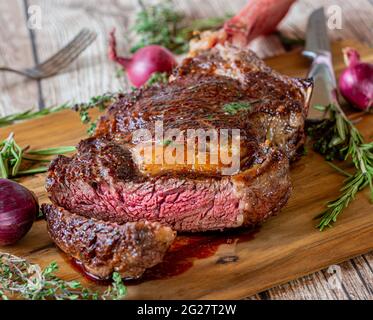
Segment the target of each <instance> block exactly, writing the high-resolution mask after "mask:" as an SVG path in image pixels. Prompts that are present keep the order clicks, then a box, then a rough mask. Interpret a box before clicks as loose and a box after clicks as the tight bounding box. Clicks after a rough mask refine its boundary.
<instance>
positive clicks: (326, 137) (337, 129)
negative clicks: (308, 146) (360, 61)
mask: <svg viewBox="0 0 373 320" xmlns="http://www.w3.org/2000/svg"><path fill="white" fill-rule="evenodd" d="M317 109H318V110H320V111H324V112H325V113H326V114H328V115H329V117H328V118H327V119H324V120H322V121H321V122H319V123H316V124H314V125H311V127H309V128H308V134H309V135H310V136H311V137H312V138H313V139H314V140H315V142H314V145H313V147H314V149H315V150H316V151H317V152H319V153H321V154H322V155H324V156H325V158H326V159H327V160H333V159H342V160H345V161H346V160H350V161H351V162H352V163H353V165H354V167H355V172H354V173H352V174H350V173H347V172H345V171H343V170H342V169H339V170H338V171H339V172H343V174H345V175H346V176H347V179H346V180H345V181H344V185H343V187H342V188H341V194H340V195H339V196H338V197H337V198H336V199H335V200H332V201H329V202H328V203H327V209H326V210H325V211H324V212H322V213H321V214H320V215H319V216H318V218H320V222H319V224H318V225H317V227H318V228H319V229H320V230H324V229H325V227H330V226H331V225H332V224H333V223H334V222H336V221H337V217H338V216H339V215H340V214H341V213H342V212H343V210H344V209H345V208H346V207H348V205H349V204H350V203H351V201H352V200H353V199H354V198H355V196H356V193H357V192H358V191H360V190H362V189H364V188H365V187H367V186H369V187H370V190H371V198H372V200H373V185H372V179H373V142H370V143H366V142H365V141H364V138H363V137H362V135H361V133H360V132H359V130H358V129H357V128H356V127H355V126H354V125H353V123H352V122H351V121H350V120H349V119H348V118H347V116H346V115H345V113H344V112H343V110H342V109H341V108H340V106H339V104H338V103H335V104H331V105H328V106H326V107H322V106H318V107H317ZM333 166H334V167H335V165H333Z"/></svg>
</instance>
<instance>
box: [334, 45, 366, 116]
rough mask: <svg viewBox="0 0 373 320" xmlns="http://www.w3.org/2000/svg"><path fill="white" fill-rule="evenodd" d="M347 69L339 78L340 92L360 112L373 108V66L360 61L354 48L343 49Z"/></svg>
mask: <svg viewBox="0 0 373 320" xmlns="http://www.w3.org/2000/svg"><path fill="white" fill-rule="evenodd" d="M343 54H344V59H345V63H346V65H347V68H346V69H345V70H344V71H343V72H342V74H341V76H340V78H339V83H338V85H339V91H340V92H341V94H342V95H343V97H344V98H345V99H346V100H347V101H348V102H350V103H351V104H352V105H354V106H355V107H357V108H358V109H360V110H364V111H367V110H369V108H371V107H372V106H373V64H369V63H365V62H361V61H360V55H359V53H358V52H357V51H356V50H355V49H353V48H345V49H343Z"/></svg>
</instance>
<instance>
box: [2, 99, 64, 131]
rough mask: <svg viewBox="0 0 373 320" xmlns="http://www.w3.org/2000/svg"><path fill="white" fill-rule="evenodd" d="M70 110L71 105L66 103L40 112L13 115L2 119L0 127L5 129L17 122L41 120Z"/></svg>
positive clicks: (29, 111)
mask: <svg viewBox="0 0 373 320" xmlns="http://www.w3.org/2000/svg"><path fill="white" fill-rule="evenodd" d="M69 108H70V107H69V104H67V103H64V104H62V105H60V106H56V107H52V108H48V109H43V110H40V111H32V110H27V111H25V112H20V113H16V114H12V115H9V116H5V117H2V118H0V127H5V126H8V125H11V124H14V123H16V122H19V121H23V120H29V119H34V118H39V117H42V116H46V115H48V114H51V113H55V112H58V111H61V110H64V109H69Z"/></svg>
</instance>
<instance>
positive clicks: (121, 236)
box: [42, 204, 176, 279]
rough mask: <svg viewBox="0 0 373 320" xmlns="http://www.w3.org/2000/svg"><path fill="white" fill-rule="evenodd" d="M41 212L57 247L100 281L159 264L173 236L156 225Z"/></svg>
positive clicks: (57, 211) (47, 207)
mask: <svg viewBox="0 0 373 320" xmlns="http://www.w3.org/2000/svg"><path fill="white" fill-rule="evenodd" d="M42 210H43V212H44V213H45V217H46V220H47V226H48V232H49V235H50V236H51V238H52V239H53V240H54V242H55V243H56V244H57V246H58V247H59V248H60V249H61V250H63V251H64V252H66V253H68V254H69V255H71V256H72V257H74V258H75V259H77V260H79V261H80V262H81V263H82V264H83V266H84V268H85V269H86V270H87V272H89V273H91V274H93V275H95V276H97V277H100V278H102V279H105V278H108V277H110V275H111V274H112V273H113V272H114V271H115V272H119V273H120V274H121V275H122V277H123V278H138V277H140V276H141V275H142V274H143V272H144V271H145V269H147V268H150V267H153V266H154V265H156V264H158V263H159V262H161V261H162V258H163V256H164V254H165V253H166V251H167V249H168V248H169V246H170V245H171V243H172V242H173V241H174V239H175V235H176V233H175V232H174V231H172V230H171V228H169V227H166V226H162V225H161V224H159V223H156V222H154V223H150V222H146V221H138V222H132V223H125V224H122V225H118V224H116V223H112V222H104V221H98V220H95V219H87V218H84V217H82V216H79V215H76V214H73V213H70V212H68V211H66V210H64V209H62V208H59V207H57V206H54V205H48V204H44V205H42Z"/></svg>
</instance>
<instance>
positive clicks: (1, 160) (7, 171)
mask: <svg viewBox="0 0 373 320" xmlns="http://www.w3.org/2000/svg"><path fill="white" fill-rule="evenodd" d="M73 151H75V147H59V148H49V149H42V150H29V147H26V148H21V147H20V146H19V145H18V144H17V142H16V141H15V139H14V133H13V132H12V133H11V134H10V135H9V136H8V138H7V139H5V140H3V141H1V142H0V178H3V179H7V178H16V177H19V176H24V175H31V174H36V173H42V172H46V171H47V170H48V167H46V166H41V167H37V168H30V169H27V170H20V168H21V164H22V163H23V162H24V161H27V162H30V163H32V165H35V164H36V163H45V162H50V159H46V158H45V157H48V156H53V155H58V154H65V153H69V152H73Z"/></svg>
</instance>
